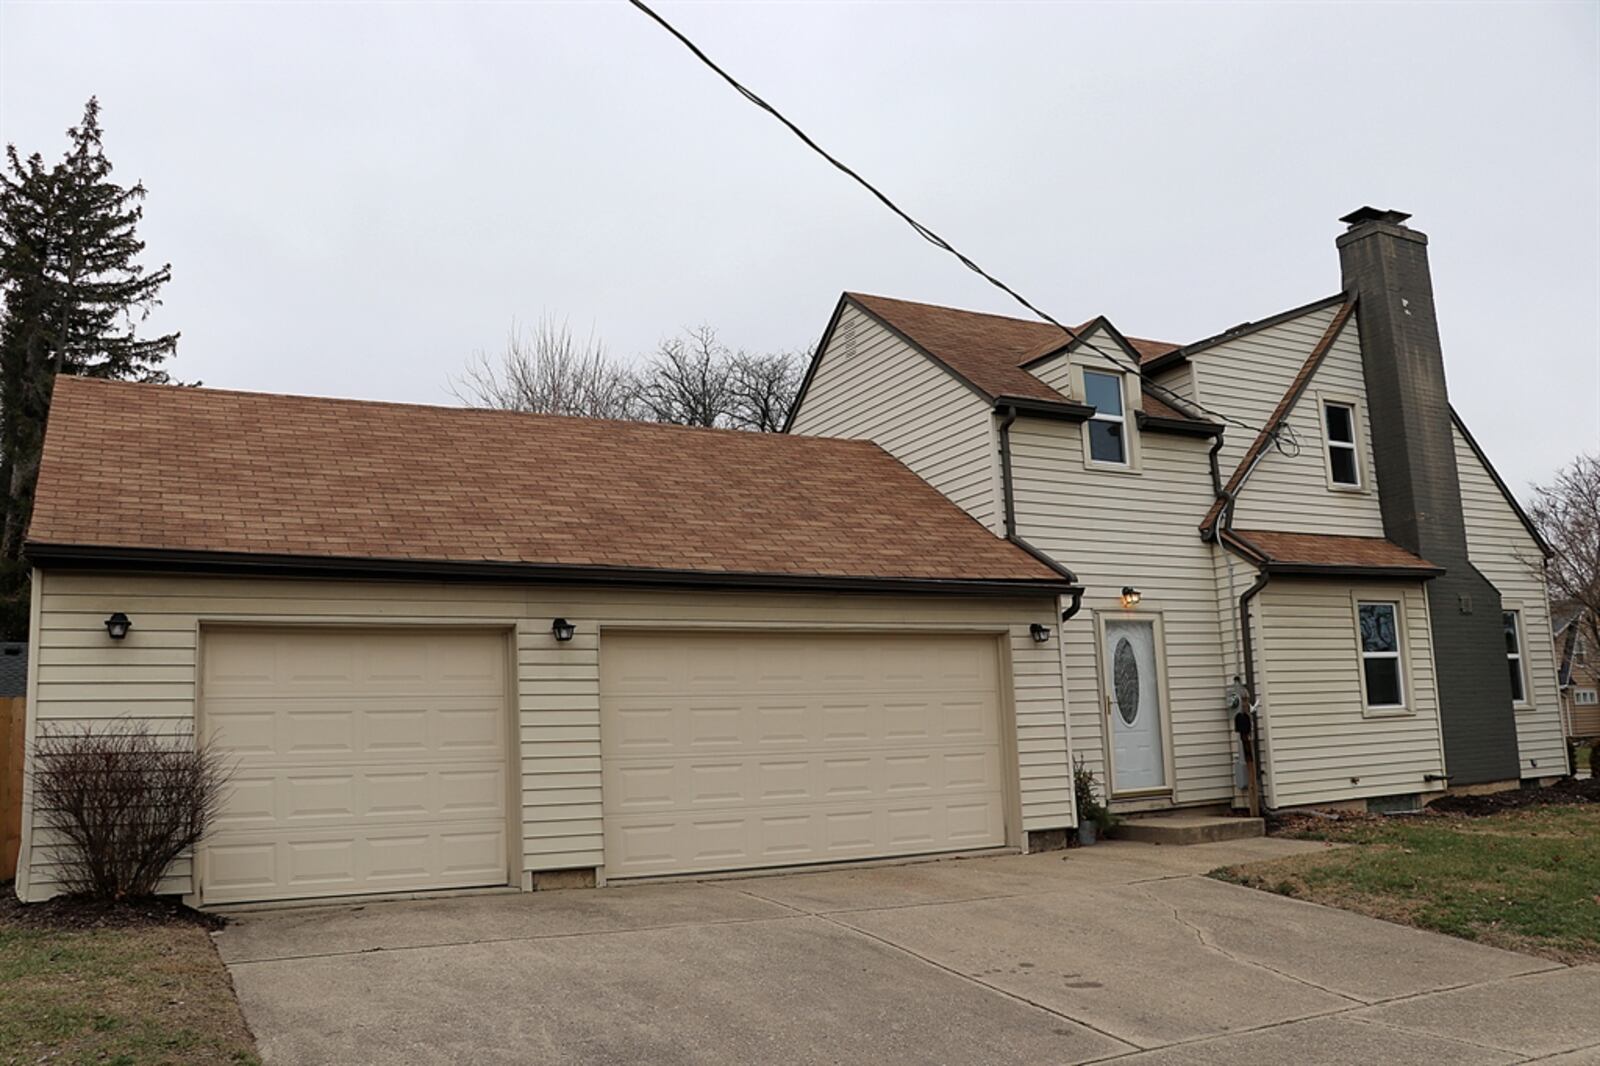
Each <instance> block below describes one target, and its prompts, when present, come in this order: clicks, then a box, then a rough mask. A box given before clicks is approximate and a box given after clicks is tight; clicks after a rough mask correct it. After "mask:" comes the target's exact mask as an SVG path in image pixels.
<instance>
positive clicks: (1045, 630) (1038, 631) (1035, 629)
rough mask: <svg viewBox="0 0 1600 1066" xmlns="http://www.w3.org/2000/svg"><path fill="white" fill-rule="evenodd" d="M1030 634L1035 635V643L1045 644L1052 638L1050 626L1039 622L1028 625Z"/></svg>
mask: <svg viewBox="0 0 1600 1066" xmlns="http://www.w3.org/2000/svg"><path fill="white" fill-rule="evenodd" d="M1028 634H1029V635H1030V636H1032V637H1033V642H1034V643H1035V644H1043V643H1044V642H1045V641H1047V640H1049V639H1050V627H1049V626H1042V625H1040V624H1039V623H1038V622H1035V623H1033V625H1031V626H1029V627H1028Z"/></svg>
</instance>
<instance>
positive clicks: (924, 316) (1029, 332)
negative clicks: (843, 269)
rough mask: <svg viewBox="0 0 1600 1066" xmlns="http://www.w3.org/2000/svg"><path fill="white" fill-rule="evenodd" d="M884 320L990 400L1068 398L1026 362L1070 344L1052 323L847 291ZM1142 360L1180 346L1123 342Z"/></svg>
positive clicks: (1165, 408) (1156, 411)
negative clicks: (1013, 397) (1024, 366)
mask: <svg viewBox="0 0 1600 1066" xmlns="http://www.w3.org/2000/svg"><path fill="white" fill-rule="evenodd" d="M845 296H846V298H848V299H851V300H854V301H855V302H856V303H858V304H860V305H861V306H862V307H864V308H866V309H867V310H868V311H869V312H871V313H872V314H874V315H876V316H878V318H880V319H882V320H883V321H884V322H887V323H888V324H889V325H891V326H893V327H894V328H895V329H897V330H899V331H900V332H901V333H903V334H905V335H906V336H907V337H909V338H910V339H911V340H912V342H913V343H915V344H916V345H917V346H918V347H920V348H921V349H922V350H923V351H925V352H927V353H928V354H929V355H931V356H933V357H934V358H935V359H937V360H939V361H940V362H941V363H943V364H944V365H945V366H946V367H948V368H949V369H950V370H951V371H952V372H954V373H955V374H956V375H958V376H959V377H962V378H965V379H966V380H967V381H968V382H970V383H971V384H972V385H974V386H975V387H977V388H978V389H979V390H980V391H981V392H984V393H986V394H987V395H988V396H989V397H990V398H991V399H992V398H994V397H997V396H1015V397H1018V398H1020V399H1025V400H1043V401H1045V402H1047V403H1062V402H1065V401H1066V400H1067V398H1066V397H1065V396H1063V395H1062V394H1061V393H1059V392H1057V391H1056V390H1055V389H1053V388H1051V387H1050V386H1049V385H1046V384H1045V383H1044V382H1043V381H1041V380H1040V379H1039V378H1037V377H1035V376H1034V375H1033V374H1032V373H1030V372H1028V371H1027V370H1024V369H1023V364H1024V363H1028V362H1031V361H1032V360H1035V359H1038V358H1040V357H1042V356H1045V355H1048V354H1050V353H1051V352H1053V351H1055V350H1056V349H1057V348H1060V347H1062V346H1064V345H1066V344H1068V343H1070V342H1071V340H1072V338H1071V337H1069V336H1068V335H1067V334H1066V333H1065V332H1064V331H1063V330H1059V329H1057V328H1056V327H1054V326H1052V325H1050V324H1049V323H1047V322H1033V321H1030V320H1028V319H1023V318H1009V317H1007V316H1005V315H989V314H983V313H982V312H979V311H962V310H959V309H957V308H954V307H940V306H938V305H936V304H923V303H915V302H913V301H911V300H895V299H892V298H890V297H888V296H871V295H868V294H865V293H859V292H850V293H845ZM1098 321H1099V319H1090V320H1089V321H1088V322H1085V323H1083V324H1082V325H1080V326H1077V327H1074V330H1073V332H1075V333H1077V332H1082V331H1083V330H1086V329H1088V328H1089V327H1090V326H1092V325H1094V324H1095V323H1096V322H1098ZM1124 339H1125V340H1126V341H1127V342H1128V346H1129V347H1131V348H1132V349H1133V350H1134V351H1135V352H1136V353H1137V354H1138V356H1139V361H1140V363H1141V364H1142V363H1144V362H1147V361H1148V360H1151V359H1154V358H1157V357H1158V356H1162V355H1165V354H1167V353H1168V352H1171V351H1175V350H1176V349H1177V347H1178V346H1177V345H1175V344H1168V343H1166V342H1165V341H1152V340H1144V339H1141V338H1137V337H1126V338H1124ZM1142 408H1143V410H1144V413H1145V414H1147V415H1153V416H1155V417H1158V418H1180V419H1185V420H1189V421H1193V419H1191V418H1190V417H1189V416H1188V415H1185V414H1184V413H1183V412H1181V411H1178V410H1175V409H1174V408H1172V407H1171V406H1170V405H1168V404H1166V403H1163V402H1162V401H1160V400H1158V399H1156V397H1155V396H1153V395H1151V394H1150V393H1149V392H1145V393H1144V397H1143V404H1142Z"/></svg>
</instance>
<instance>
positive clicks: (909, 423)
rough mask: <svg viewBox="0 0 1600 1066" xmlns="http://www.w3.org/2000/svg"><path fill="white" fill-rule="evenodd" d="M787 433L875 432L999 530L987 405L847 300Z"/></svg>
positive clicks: (869, 436) (871, 436)
mask: <svg viewBox="0 0 1600 1066" xmlns="http://www.w3.org/2000/svg"><path fill="white" fill-rule="evenodd" d="M789 430H790V432H791V433H799V434H805V435H808V436H814V437H848V438H860V439H865V440H871V441H875V442H876V443H877V444H878V446H879V447H881V448H883V449H884V450H885V451H887V452H888V453H889V454H890V455H892V456H894V457H895V458H896V459H898V460H900V461H901V462H902V463H904V464H905V465H906V466H908V467H910V468H911V469H912V470H913V471H914V472H915V473H916V474H917V475H918V476H919V477H921V478H922V479H923V480H924V481H926V482H928V484H930V485H932V486H933V487H934V488H936V489H938V490H939V491H940V492H942V493H944V494H945V495H946V496H948V497H949V498H950V499H951V500H953V501H955V503H956V504H957V505H958V506H960V507H961V508H962V509H964V510H965V511H966V512H967V513H968V514H970V515H972V516H973V517H974V518H976V519H977V520H978V521H980V522H982V523H984V525H986V526H988V527H989V528H990V529H992V530H995V531H996V532H998V531H999V530H1000V524H1001V515H1000V502H999V494H1000V489H999V471H998V467H997V465H996V452H995V442H994V419H993V416H992V414H991V409H990V406H989V405H988V404H987V403H986V402H984V400H982V399H981V398H980V397H979V396H978V395H977V394H976V393H974V392H973V391H972V390H971V389H969V388H967V387H966V386H965V385H963V384H962V383H961V382H960V381H957V380H956V379H955V378H954V377H952V376H951V375H950V373H949V371H947V370H945V369H944V368H943V367H942V366H940V365H938V364H937V363H935V362H934V361H933V360H931V359H929V358H928V357H927V356H926V355H923V354H922V353H921V352H919V351H917V350H916V349H915V348H913V347H912V346H911V345H909V344H907V343H906V342H905V341H903V340H901V339H900V338H899V337H898V336H896V335H895V334H894V333H892V332H891V331H889V330H888V329H885V328H884V327H883V326H882V325H881V324H880V323H879V322H878V321H877V320H876V319H874V318H873V317H872V316H870V315H868V314H866V313H865V312H863V311H862V310H861V309H860V308H858V307H856V306H855V305H854V304H847V305H846V306H845V307H844V310H843V311H842V312H841V313H840V315H839V322H838V324H837V325H836V326H835V327H834V331H833V335H832V337H831V338H830V340H829V343H828V347H827V349H826V350H825V351H824V352H823V353H822V358H821V360H820V362H819V363H818V364H817V369H816V373H815V374H813V375H812V378H811V384H810V386H809V387H808V388H807V389H806V393H805V397H804V402H803V403H802V404H801V405H800V410H799V413H798V414H796V415H795V419H794V424H793V425H791V426H790V427H789Z"/></svg>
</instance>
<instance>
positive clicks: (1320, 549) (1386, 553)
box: [1223, 529, 1444, 577]
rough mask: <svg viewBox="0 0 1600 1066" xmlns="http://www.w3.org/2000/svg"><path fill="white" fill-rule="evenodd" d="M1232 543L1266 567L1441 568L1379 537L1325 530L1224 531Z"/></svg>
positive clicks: (1429, 571) (1430, 571)
mask: <svg viewBox="0 0 1600 1066" xmlns="http://www.w3.org/2000/svg"><path fill="white" fill-rule="evenodd" d="M1223 536H1224V537H1227V538H1229V539H1230V540H1231V541H1232V542H1233V543H1234V544H1235V545H1237V546H1238V547H1241V548H1243V549H1244V550H1245V552H1246V553H1247V554H1250V555H1254V556H1256V557H1258V558H1259V559H1260V561H1261V562H1262V563H1264V564H1266V565H1267V568H1268V569H1269V570H1278V571H1284V570H1292V569H1295V568H1309V569H1334V570H1339V569H1345V570H1382V571H1394V572H1396V574H1399V575H1404V574H1407V573H1415V574H1416V575H1417V576H1418V577H1429V576H1432V575H1435V574H1441V573H1443V572H1444V571H1443V570H1442V569H1440V568H1439V567H1437V566H1435V565H1433V564H1432V563H1430V562H1428V561H1427V560H1426V559H1423V558H1420V557H1418V556H1416V555H1413V554H1411V553H1410V552H1408V551H1406V550H1405V549H1404V548H1402V547H1400V546H1399V545H1398V544H1394V543H1391V542H1390V541H1387V540H1385V539H1384V538H1382V537H1346V536H1335V535H1331V534H1326V533H1279V532H1275V531H1269V530H1262V529H1234V530H1228V531H1225V532H1224V533H1223Z"/></svg>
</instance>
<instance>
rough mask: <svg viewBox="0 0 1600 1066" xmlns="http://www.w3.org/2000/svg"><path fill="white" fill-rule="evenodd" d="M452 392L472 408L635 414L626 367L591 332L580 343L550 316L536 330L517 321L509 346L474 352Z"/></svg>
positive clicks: (631, 382)
mask: <svg viewBox="0 0 1600 1066" xmlns="http://www.w3.org/2000/svg"><path fill="white" fill-rule="evenodd" d="M450 391H451V392H452V393H453V394H454V395H455V397H456V399H458V400H460V401H461V402H462V403H464V404H466V405H467V406H469V407H494V408H499V409H501V410H506V411H531V412H536V413H539V414H551V415H582V416H584V417H587V418H633V417H635V416H636V414H637V408H636V403H635V398H636V394H637V383H636V381H635V380H634V376H633V374H632V373H630V372H629V370H628V368H627V367H625V366H622V365H621V364H619V363H617V362H616V361H614V360H613V359H612V358H611V357H610V355H608V354H607V353H606V349H605V345H604V344H602V343H601V342H600V341H598V340H596V339H595V338H594V336H593V335H592V334H591V335H590V337H589V339H588V340H585V341H579V340H578V339H577V338H575V337H574V336H573V335H572V330H571V329H570V328H569V327H568V326H567V323H566V322H565V321H562V322H556V321H554V320H552V319H548V318H545V319H540V320H539V324H538V325H537V326H535V327H534V328H533V329H532V330H526V329H521V328H519V327H517V326H516V325H513V326H512V328H511V333H510V334H509V335H508V336H507V337H506V346H505V350H504V351H502V352H501V353H500V354H498V355H494V356H491V355H489V354H488V353H486V352H481V351H480V352H478V353H477V354H475V355H474V356H473V357H472V359H471V360H469V361H468V363H467V367H466V369H465V370H464V371H463V372H462V374H461V376H460V377H458V378H455V379H453V380H452V381H451V383H450Z"/></svg>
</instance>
